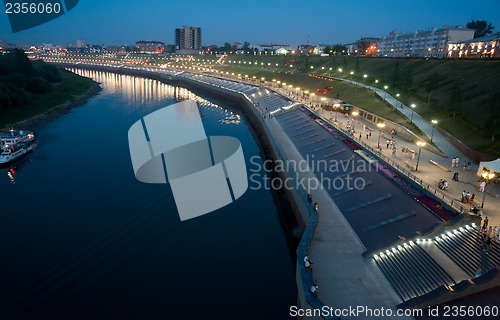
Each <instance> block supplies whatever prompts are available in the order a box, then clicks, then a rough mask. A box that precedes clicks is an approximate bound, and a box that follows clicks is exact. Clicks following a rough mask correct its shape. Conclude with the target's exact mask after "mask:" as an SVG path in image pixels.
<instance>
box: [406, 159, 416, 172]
mask: <svg viewBox="0 0 500 320" xmlns="http://www.w3.org/2000/svg"><path fill="white" fill-rule="evenodd" d="M405 167H407V168H408V169H410V170H411V171H415V167H414V166H413V165H411V164H409V163H408V161H405Z"/></svg>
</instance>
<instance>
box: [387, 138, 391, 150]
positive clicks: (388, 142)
mask: <svg viewBox="0 0 500 320" xmlns="http://www.w3.org/2000/svg"><path fill="white" fill-rule="evenodd" d="M390 144H391V141H390V140H387V147H386V149H389V145H390Z"/></svg>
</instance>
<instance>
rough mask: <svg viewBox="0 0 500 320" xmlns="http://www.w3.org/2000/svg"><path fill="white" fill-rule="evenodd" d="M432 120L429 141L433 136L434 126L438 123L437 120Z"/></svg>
mask: <svg viewBox="0 0 500 320" xmlns="http://www.w3.org/2000/svg"><path fill="white" fill-rule="evenodd" d="M431 122H432V133H431V142H432V139H433V138H434V126H435V125H436V124H437V123H438V122H437V120H431Z"/></svg>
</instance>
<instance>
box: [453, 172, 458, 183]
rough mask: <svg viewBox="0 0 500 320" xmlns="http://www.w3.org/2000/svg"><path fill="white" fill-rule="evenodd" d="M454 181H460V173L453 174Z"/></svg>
mask: <svg viewBox="0 0 500 320" xmlns="http://www.w3.org/2000/svg"><path fill="white" fill-rule="evenodd" d="M452 180H453V181H458V172H455V173H454V174H453V179H452Z"/></svg>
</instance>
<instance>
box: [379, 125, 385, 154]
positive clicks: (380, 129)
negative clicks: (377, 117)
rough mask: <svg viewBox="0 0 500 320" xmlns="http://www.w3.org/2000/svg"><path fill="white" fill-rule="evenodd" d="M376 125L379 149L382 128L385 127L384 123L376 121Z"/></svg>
mask: <svg viewBox="0 0 500 320" xmlns="http://www.w3.org/2000/svg"><path fill="white" fill-rule="evenodd" d="M377 127H379V132H378V143H377V146H378V147H379V149H380V136H381V135H382V128H383V127H385V123H381V122H379V123H377Z"/></svg>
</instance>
